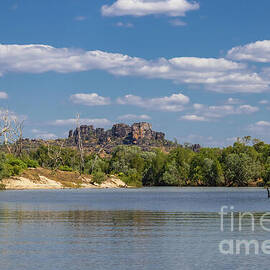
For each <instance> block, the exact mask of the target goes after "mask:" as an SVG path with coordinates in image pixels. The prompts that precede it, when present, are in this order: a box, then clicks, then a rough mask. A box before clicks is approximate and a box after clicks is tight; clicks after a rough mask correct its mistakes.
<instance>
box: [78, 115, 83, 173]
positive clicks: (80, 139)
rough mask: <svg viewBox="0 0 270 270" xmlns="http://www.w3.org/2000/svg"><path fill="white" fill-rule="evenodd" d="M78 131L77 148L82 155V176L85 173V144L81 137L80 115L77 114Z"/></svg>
mask: <svg viewBox="0 0 270 270" xmlns="http://www.w3.org/2000/svg"><path fill="white" fill-rule="evenodd" d="M77 130H78V142H77V147H78V151H79V154H80V175H82V173H83V172H84V149H83V142H82V137H81V128H80V115H79V114H77Z"/></svg>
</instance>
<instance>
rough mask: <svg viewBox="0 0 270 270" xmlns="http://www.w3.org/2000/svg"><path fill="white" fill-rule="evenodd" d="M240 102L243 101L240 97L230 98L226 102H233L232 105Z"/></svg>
mask: <svg viewBox="0 0 270 270" xmlns="http://www.w3.org/2000/svg"><path fill="white" fill-rule="evenodd" d="M240 103H242V100H240V99H238V98H228V99H227V101H226V104H231V105H235V104H240Z"/></svg>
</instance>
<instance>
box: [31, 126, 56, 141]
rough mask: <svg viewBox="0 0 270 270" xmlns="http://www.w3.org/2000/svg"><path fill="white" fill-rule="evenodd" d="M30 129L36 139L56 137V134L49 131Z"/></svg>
mask: <svg viewBox="0 0 270 270" xmlns="http://www.w3.org/2000/svg"><path fill="white" fill-rule="evenodd" d="M31 131H32V133H33V134H34V135H35V137H36V138H37V139H43V140H52V139H56V138H57V136H56V135H55V134H54V133H49V132H47V131H43V130H39V129H32V130H31Z"/></svg>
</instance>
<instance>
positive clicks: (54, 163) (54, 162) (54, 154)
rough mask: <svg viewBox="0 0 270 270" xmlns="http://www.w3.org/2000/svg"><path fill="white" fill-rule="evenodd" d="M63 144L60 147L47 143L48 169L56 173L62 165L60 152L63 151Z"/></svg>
mask: <svg viewBox="0 0 270 270" xmlns="http://www.w3.org/2000/svg"><path fill="white" fill-rule="evenodd" d="M63 146H64V142H62V143H61V144H60V145H55V144H53V145H52V144H50V142H48V143H47V147H48V157H49V159H50V167H51V169H52V170H53V171H56V170H57V169H58V168H59V167H60V166H61V165H62V164H63V159H62V150H63Z"/></svg>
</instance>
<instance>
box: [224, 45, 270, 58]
mask: <svg viewBox="0 0 270 270" xmlns="http://www.w3.org/2000/svg"><path fill="white" fill-rule="evenodd" d="M227 57H228V58H230V59H234V60H238V61H239V60H240V61H242V60H246V61H253V62H261V63H269V62H270V40H263V41H257V42H254V43H249V44H246V45H244V46H238V47H234V48H232V49H231V50H230V51H229V52H228V54H227Z"/></svg>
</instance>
